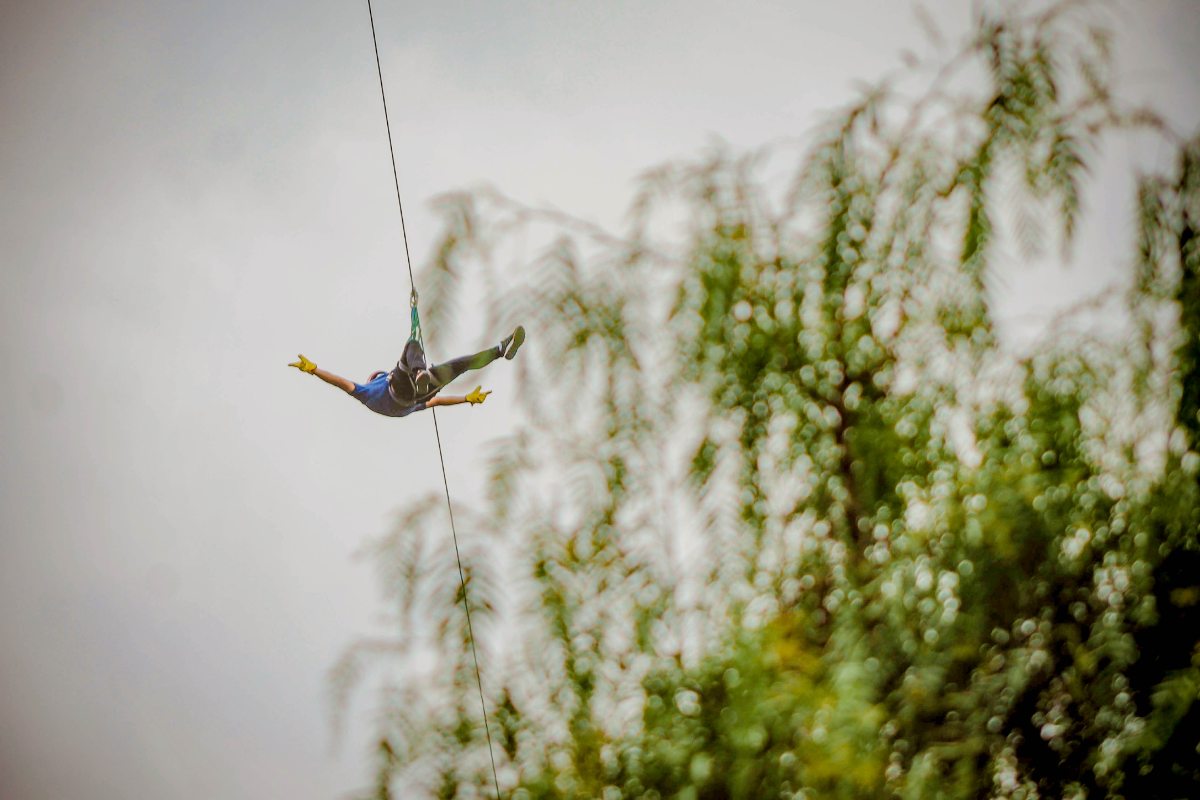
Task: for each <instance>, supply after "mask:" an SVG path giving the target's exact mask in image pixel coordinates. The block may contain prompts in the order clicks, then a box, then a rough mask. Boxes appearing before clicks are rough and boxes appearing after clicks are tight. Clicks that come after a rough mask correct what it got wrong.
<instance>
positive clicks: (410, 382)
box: [288, 297, 525, 417]
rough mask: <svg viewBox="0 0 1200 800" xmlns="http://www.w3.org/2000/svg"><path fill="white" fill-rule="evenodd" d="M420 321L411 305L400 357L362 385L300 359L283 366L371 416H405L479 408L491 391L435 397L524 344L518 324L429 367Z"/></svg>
mask: <svg viewBox="0 0 1200 800" xmlns="http://www.w3.org/2000/svg"><path fill="white" fill-rule="evenodd" d="M420 333H421V322H420V319H419V317H418V316H417V306H416V302H415V297H414V302H413V304H412V331H411V333H410V334H409V337H408V342H407V343H405V345H404V352H403V354H402V355H401V356H400V360H399V361H397V362H396V366H395V367H393V368H392V369H391V370H390V371H388V372H384V371H383V370H379V371H377V372H374V373H372V374H371V377H369V378H367V382H366V383H355V382H354V381H352V380H350V379H349V378H343V377H342V376H340V375H335V374H334V373H332V372H329V371H328V370H324V369H321V368H320V367H318V366H317V365H316V363H315V362H313V361H310V360H309V359H308V358H306V357H305V356H304V355H303V354H298V356H297V357H298V359H299V360H298V361H293V362H291V363H290V364H288V366H289V367H295V368H296V369H298V370H300V371H301V372H305V373H308V374H309V375H315V376H316V377H318V378H320V379H321V380H322V381H324V382H325V383H328V384H329V385H330V386H336V387H337V388H339V389H341V390H342V391H344V392H345V393H346V394H348V395H350V396H351V397H353V398H355V399H356V400H358V401H359V402H361V403H362V404H363V405H365V406H366V407H367V408H369V409H371V410H372V411H374V412H375V413H376V414H383V415H385V416H388V417H407V416H408V415H409V414H412V413H413V412H415V411H423V410H424V409H426V408H434V407H435V406H456V405H461V404H462V403H470V404H471V405H479V404H480V403H482V402H483V401H484V400H486V399H487V396H488V395H489V394H491V392H483V391H480V389H481V388H482V387H481V386H476V387H475V388H474V389H473V390H472V391H471V392H468V393H467V394H466V395H463V396H461V397H439V396H438V393H439V392H441V391H442V389H444V388H446V386H447V385H448V384H449V383H450V382H451V381H453V380H454V379H455V378H457V377H459V376H460V375H462V374H463V373H464V372H468V371H470V370H475V369H481V368H483V367H486V366H487V365H488V364H490V363H492V362H493V361H495V360H496V359H498V358H501V357H504V358H506V359H508V360H509V361H511V360H512V359H513V358H514V357H515V356H516V355H517V350H518V349H520V347H521V345H522V344H523V343H524V341H525V328H523V327H521V326H520V325H518V326H517V328H516V329H515V330H514V331H513V332H512V333H510V334H509V335H508V336H506V337H504V339H502V340H501V341H500V344H498V345H496V346H495V347H489V348H488V349H487V350H483V351H481V352H479V353H475V354H474V355H469V356H461V357H459V358H452V359H450V360H449V361H447V362H445V363H442V364H434V365H433V366H430V365H429V364H428V363H427V362H426V360H425V350H424V348H423V347H422V346H421V342H420V338H421V336H420Z"/></svg>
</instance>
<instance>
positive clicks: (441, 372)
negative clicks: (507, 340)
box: [429, 347, 504, 387]
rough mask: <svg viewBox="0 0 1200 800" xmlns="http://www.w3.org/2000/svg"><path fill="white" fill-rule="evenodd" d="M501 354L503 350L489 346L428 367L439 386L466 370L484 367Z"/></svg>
mask: <svg viewBox="0 0 1200 800" xmlns="http://www.w3.org/2000/svg"><path fill="white" fill-rule="evenodd" d="M502 355H504V352H503V350H501V349H500V348H499V347H489V348H488V349H487V350H483V351H481V352H478V353H476V354H475V355H472V356H460V357H459V358H452V359H450V360H449V361H447V362H446V363H444V364H435V365H434V366H432V367H430V368H429V371H430V372H432V373H433V378H434V380H435V381H437V385H438V386H439V387H441V386H445V385H446V384H448V383H450V381H452V380H454V379H455V378H457V377H458V376H459V375H462V374H463V373H464V372H467V371H468V370H472V369H482V368H483V367H486V366H487V365H488V364H490V363H492V362H493V361H495V360H496V359H497V358H500V356H502Z"/></svg>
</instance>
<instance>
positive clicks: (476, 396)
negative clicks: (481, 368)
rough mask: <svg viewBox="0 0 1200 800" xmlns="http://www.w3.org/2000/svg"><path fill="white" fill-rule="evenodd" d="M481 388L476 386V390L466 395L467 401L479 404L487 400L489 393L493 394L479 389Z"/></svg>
mask: <svg viewBox="0 0 1200 800" xmlns="http://www.w3.org/2000/svg"><path fill="white" fill-rule="evenodd" d="M479 389H480V387H478V386H476V387H475V389H474V391H472V392H471V393H470V394H469V395H467V397H466V400H467V402H468V403H470V404H471V405H473V406H477V405H479V404H480V403H482V402H483V401H484V400H487V396H488V395H489V394H491V392H490V391H489V392H481V391H479Z"/></svg>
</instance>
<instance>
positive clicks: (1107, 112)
mask: <svg viewBox="0 0 1200 800" xmlns="http://www.w3.org/2000/svg"><path fill="white" fill-rule="evenodd" d="M1080 6H1081V4H1079V3H1074V2H1064V3H1060V4H1057V5H1054V6H1052V7H1051V8H1050V9H1049V10H1047V11H1044V12H1041V13H1038V14H1037V15H1035V16H1030V17H1021V16H1018V15H1016V13H1015V12H1009V13H1005V14H1001V15H995V16H987V15H985V16H984V17H983V18H981V20H980V21H979V25H978V30H977V31H976V33H975V35H974V36H972V37H971V39H970V40H969V42H968V44H967V46H966V47H965V48H964V49H963V51H962V53H961V54H959V55H958V56H957V57H955V58H953V59H952V60H950V61H949V62H948V63H947V64H946V65H945V67H944V68H943V69H941V70H940V71H939V72H938V73H937V77H936V78H935V80H934V84H933V85H932V86H929V87H927V91H926V93H925V94H923V95H921V98H920V99H918V100H916V101H915V102H914V101H911V100H907V101H906V100H904V99H903V95H902V94H900V93H899V92H898V91H897V90H896V89H895V87H894V86H893V85H892V84H891V83H888V84H884V85H882V86H880V87H877V88H874V89H872V90H870V91H869V92H867V94H866V95H865V96H864V98H863V99H862V100H861V101H860V102H858V103H855V104H854V105H852V106H851V107H850V108H848V109H846V110H845V111H843V112H842V113H840V114H838V115H837V116H835V117H834V118H833V119H832V120H830V121H829V123H828V124H827V125H826V126H824V127H823V128H822V129H821V130H820V131H819V132H818V136H817V138H816V140H815V141H814V142H813V143H812V144H811V147H809V148H808V149H806V150H805V151H804V153H803V154H802V155H801V157H800V160H799V162H798V164H797V163H793V164H791V166H792V168H793V169H794V172H795V179H794V181H793V182H792V184H791V186H790V187H788V189H787V190H786V191H783V192H781V191H780V188H779V187H778V186H777V185H775V184H774V183H772V182H770V181H766V182H763V181H761V180H760V179H759V177H758V176H760V175H763V174H778V172H779V169H778V167H779V165H780V163H781V162H783V161H784V160H790V159H791V156H790V154H789V153H787V152H783V151H781V150H778V149H773V150H766V151H763V152H760V153H754V154H750V155H747V156H743V157H737V156H734V155H731V154H729V153H727V152H724V151H717V152H715V153H714V154H712V155H711V157H709V158H707V159H705V160H703V161H702V162H700V163H696V164H682V165H671V166H667V167H664V168H662V169H659V170H656V171H654V172H652V173H649V174H648V175H647V176H646V178H645V181H644V184H643V186H642V188H641V190H640V191H639V193H638V196H637V197H636V198H635V200H634V203H633V205H632V215H631V216H632V221H631V225H630V229H629V232H628V233H627V234H626V235H625V236H615V235H611V234H609V233H607V232H604V231H601V230H597V229H595V228H594V227H592V226H590V225H587V224H586V223H582V222H579V221H577V220H572V219H569V218H566V217H563V216H562V215H559V214H557V213H554V212H549V211H544V210H538V209H531V208H527V207H524V206H521V205H519V204H516V203H513V202H511V201H509V200H507V199H505V198H503V197H502V196H499V195H496V194H493V193H481V194H479V195H475V196H470V197H464V196H460V197H454V198H450V199H448V200H447V201H446V204H445V207H444V208H445V210H446V212H447V215H448V226H447V235H446V239H445V243H444V245H443V246H442V247H441V248H439V250H438V256H437V258H436V260H435V261H436V263H435V264H434V269H433V272H436V273H437V274H438V275H439V276H440V281H441V282H440V283H435V285H436V286H439V287H442V289H444V288H445V287H446V286H450V285H452V284H453V282H454V281H455V280H458V279H459V277H461V276H466V275H472V278H471V279H472V280H475V279H478V280H481V281H484V282H485V283H487V284H488V285H489V286H490V287H491V288H493V289H496V290H497V292H496V293H497V294H498V293H499V287H501V286H511V285H512V283H513V278H512V273H511V272H506V273H505V274H504V275H503V278H501V275H500V273H499V268H497V267H495V262H498V261H500V262H502V261H503V260H504V259H505V258H506V257H507V258H510V259H518V258H520V257H522V256H523V255H525V254H524V252H523V248H524V247H525V244H522V243H527V242H529V241H536V242H542V243H544V249H543V250H542V251H541V254H540V256H539V257H538V258H537V259H536V260H535V261H534V264H533V266H532V267H531V268H530V269H529V270H528V273H529V274H528V282H527V283H525V284H521V285H516V286H513V287H512V288H511V290H510V291H508V292H506V293H504V294H503V296H502V299H501V301H500V302H499V303H498V304H497V308H496V310H495V315H496V317H497V318H496V319H495V320H494V322H496V324H497V325H498V326H499V325H500V324H502V323H505V322H508V321H509V320H510V319H511V318H512V317H519V318H521V319H522V320H523V321H525V324H526V325H527V326H528V327H529V328H530V330H531V339H530V344H529V345H528V346H527V347H526V349H525V350H523V351H522V357H521V358H520V359H518V360H517V361H515V362H514V365H515V366H516V367H517V368H518V369H519V370H520V378H521V383H522V385H523V386H525V387H527V388H525V389H523V390H522V394H521V395H520V398H519V400H520V402H521V405H522V408H523V410H524V412H525V414H526V416H527V419H528V423H527V424H526V425H525V426H523V427H522V428H521V429H520V430H518V431H516V432H515V433H514V434H513V435H511V436H509V437H508V438H506V439H504V440H502V441H501V442H499V443H498V444H497V446H496V449H495V451H494V452H495V455H494V457H493V458H492V459H491V462H490V463H491V471H492V488H491V491H490V493H489V506H488V508H487V509H486V513H484V514H481V515H479V519H478V521H476V522H475V523H474V524H472V523H471V522H470V521H469V520H468V522H467V524H463V525H460V527H461V528H462V529H464V530H465V531H467V533H466V534H465V535H464V541H465V542H466V548H465V551H464V554H463V555H464V561H465V562H466V563H467V564H468V567H469V573H470V576H471V581H470V597H471V600H472V602H473V604H474V606H473V611H472V613H473V617H474V619H475V624H476V628H475V630H476V633H477V635H478V636H479V638H480V642H479V644H480V655H481V662H482V665H483V671H484V688H485V695H486V703H487V707H488V710H489V718H490V720H491V721H492V728H491V731H492V735H493V738H494V739H495V757H496V760H497V763H498V768H499V779H500V784H501V786H502V787H503V789H504V791H505V793H506V795H507V796H510V797H512V798H558V797H563V798H595V797H600V798H622V797H638V798H668V797H670V798H693V799H694V800H702V799H703V798H762V797H795V798H801V797H807V798H859V797H871V798H875V797H896V798H975V797H1012V798H1033V797H1102V796H1107V797H1187V796H1197V795H1198V794H1200V767H1198V766H1197V764H1200V759H1198V758H1197V752H1198V751H1197V748H1198V747H1200V702H1198V692H1200V643H1198V632H1200V548H1198V547H1197V536H1196V533H1197V531H1198V530H1200V485H1198V481H1197V474H1198V473H1200V454H1198V453H1197V452H1196V447H1197V442H1198V441H1200V372H1198V370H1200V349H1197V348H1198V347H1200V345H1197V342H1200V245H1198V244H1197V239H1196V230H1197V227H1198V225H1200V144H1197V143H1196V142H1192V143H1185V144H1183V146H1182V147H1181V153H1180V161H1179V166H1178V168H1177V169H1176V170H1175V171H1174V172H1173V173H1172V174H1167V175H1160V176H1147V177H1145V178H1144V179H1143V180H1142V183H1141V187H1140V189H1139V198H1138V210H1139V231H1140V233H1139V241H1138V242H1137V257H1138V266H1137V271H1136V274H1134V275H1132V276H1131V285H1132V289H1131V291H1130V293H1129V295H1128V298H1127V310H1128V320H1129V326H1130V330H1131V331H1132V334H1131V335H1129V336H1125V337H1123V338H1122V339H1121V340H1120V341H1115V342H1114V341H1113V340H1112V339H1104V338H1094V337H1093V338H1089V337H1085V336H1082V335H1079V336H1074V337H1067V336H1059V337H1057V338H1056V339H1055V340H1054V341H1052V342H1047V343H1045V344H1043V345H1041V346H1039V347H1037V348H1035V349H1033V350H1032V351H1031V352H1030V353H1028V354H1027V355H1025V356H1024V357H1016V356H1014V355H1012V354H1011V353H1010V352H1009V351H1008V350H1006V349H1005V348H1004V347H1002V346H1001V343H1000V341H999V338H998V336H997V334H996V332H995V330H994V329H993V323H992V317H991V312H990V310H989V304H988V295H987V281H988V279H989V266H988V264H989V260H988V257H989V253H990V252H991V251H992V248H993V246H994V244H995V242H996V241H997V237H999V236H1000V235H1001V231H1002V229H1003V227H1002V226H1001V225H1000V224H999V223H1000V222H1001V221H1003V220H1006V219H1009V220H1011V219H1012V218H1016V219H1018V220H1019V219H1021V218H1033V219H1040V220H1043V221H1044V223H1045V224H1043V225H1041V226H1034V227H1033V228H1029V227H1028V226H1026V228H1025V229H1022V228H1021V226H1020V225H1017V226H1016V228H1017V236H1018V238H1024V239H1025V240H1026V241H1025V242H1024V243H1025V244H1027V245H1029V246H1031V247H1036V246H1038V244H1039V243H1040V242H1041V241H1042V239H1044V238H1051V237H1055V236H1057V237H1060V238H1061V239H1062V241H1064V242H1069V240H1070V238H1071V236H1072V234H1073V232H1074V231H1075V229H1076V225H1077V217H1078V215H1079V213H1080V199H1079V198H1080V194H1081V192H1082V186H1083V183H1084V180H1085V178H1086V171H1087V159H1088V154H1089V153H1092V152H1093V151H1094V150H1095V149H1096V148H1097V146H1098V137H1100V136H1101V134H1102V133H1103V132H1104V131H1106V130H1109V129H1110V128H1112V127H1114V126H1120V125H1124V124H1127V123H1130V122H1138V121H1141V122H1142V123H1145V124H1149V125H1154V124H1156V123H1154V121H1153V117H1152V116H1150V115H1147V114H1129V113H1126V112H1124V111H1123V110H1122V109H1121V108H1119V107H1118V106H1117V105H1116V104H1115V101H1114V100H1113V98H1112V97H1111V94H1110V92H1109V89H1108V82H1107V53H1108V37H1107V36H1106V35H1105V34H1104V32H1103V31H1097V30H1093V31H1091V33H1090V34H1089V35H1088V36H1085V37H1080V36H1078V35H1077V32H1078V30H1079V29H1080V25H1081V24H1082V23H1085V22H1087V21H1088V16H1087V15H1088V14H1089V12H1088V10H1087V8H1086V7H1085V8H1082V9H1081V8H1080ZM971 69H976V73H977V74H982V75H985V76H986V79H985V80H984V82H983V84H982V85H981V84H980V83H979V81H978V80H974V79H971V78H969V77H968V78H962V77H961V76H962V75H964V74H966V75H968V76H969V75H970V74H971V73H970V70H971ZM909 77H911V76H909ZM1014 186H1016V187H1023V188H1021V190H1020V191H1015V190H1012V187H1014ZM1004 187H1007V188H1004ZM1002 188H1004V190H1003V191H1002V190H1001V189H1002ZM998 198H1000V199H998ZM670 220H676V221H678V220H682V225H678V224H677V225H674V226H672V225H671V224H669V221H670ZM668 229H669V230H674V231H675V233H674V235H673V236H670V237H664V238H655V236H662V233H661V232H662V231H664V230H668ZM506 254H507V255H506ZM472 265H474V266H472ZM471 269H474V270H475V271H474V272H471V271H470V270H471ZM442 289H439V291H440V290H442ZM534 387H536V389H535V388H534ZM432 508H435V507H434V506H433V505H432V504H430V503H423V504H419V505H418V506H417V507H416V508H415V510H414V511H413V513H411V514H408V515H406V516H405V517H404V518H402V519H401V520H400V521H399V522H398V524H397V526H396V529H395V531H394V532H393V533H392V534H391V535H390V536H389V537H387V538H386V539H384V540H383V541H381V542H380V543H379V544H378V545H377V547H376V548H375V549H374V551H373V554H374V555H375V557H376V558H377V560H378V563H379V565H380V570H381V577H382V579H383V583H384V586H385V587H387V590H388V598H389V602H390V604H391V607H392V608H393V609H394V611H395V614H396V617H395V624H396V628H397V630H398V635H397V637H396V638H394V639H386V640H378V641H366V642H362V643H360V644H359V645H357V646H356V647H354V648H352V649H351V650H350V651H349V652H348V653H347V655H346V657H345V659H343V662H342V663H341V664H340V665H339V668H338V670H337V671H336V673H335V688H337V689H338V690H339V693H340V694H341V696H342V697H343V698H344V696H345V694H346V693H347V692H348V691H349V690H350V688H351V687H353V686H354V685H356V684H357V683H359V682H361V680H362V679H363V676H364V675H366V674H368V673H367V670H368V668H369V667H371V666H374V667H377V668H382V667H383V666H384V665H386V664H390V665H391V669H390V670H389V669H383V670H382V671H381V672H379V673H377V674H379V675H380V676H381V681H382V682H381V691H382V694H381V699H380V709H379V712H380V713H379V726H380V744H379V750H378V752H379V771H378V776H377V777H378V781H377V788H376V790H375V792H374V796H376V797H388V796H391V795H392V794H397V795H401V796H405V797H417V796H430V797H432V796H437V797H484V796H488V795H489V793H490V791H491V772H490V762H489V757H488V752H487V746H486V740H485V737H484V732H483V727H482V724H481V720H480V719H479V717H478V708H477V706H475V705H474V704H473V702H472V700H473V699H477V695H476V692H475V688H474V676H473V673H472V672H471V670H470V661H469V648H468V645H467V641H466V630H465V624H464V621H463V618H462V614H461V605H459V604H460V603H461V599H462V598H461V596H460V595H459V594H457V581H456V576H455V575H454V573H453V562H452V559H441V560H440V561H439V560H437V559H436V557H435V553H436V550H437V548H438V547H440V546H442V545H443V544H444V531H443V530H442V528H443V521H442V520H441V519H439V518H438V517H437V516H436V515H435V514H434V513H433V512H432V511H431V510H430V509H432ZM460 513H464V518H466V515H465V512H460ZM484 520H486V523H485V522H484ZM472 530H475V531H488V532H489V534H494V535H491V536H490V538H487V539H483V538H480V537H479V536H477V535H472V534H471V531H472ZM501 576H503V580H501ZM342 702H344V700H343V701H342Z"/></svg>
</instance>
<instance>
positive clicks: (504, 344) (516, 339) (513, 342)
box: [500, 325, 525, 361]
mask: <svg viewBox="0 0 1200 800" xmlns="http://www.w3.org/2000/svg"><path fill="white" fill-rule="evenodd" d="M524 343H525V327H524V326H523V325H518V326H517V329H516V330H515V331H513V332H512V333H511V334H509V335H508V336H506V337H504V339H502V340H501V341H500V352H501V354H502V355H503V356H504V357H505V358H507V359H508V360H509V361H512V360H513V359H514V358H516V356H517V350H519V349H520V348H521V345H522V344H524Z"/></svg>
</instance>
